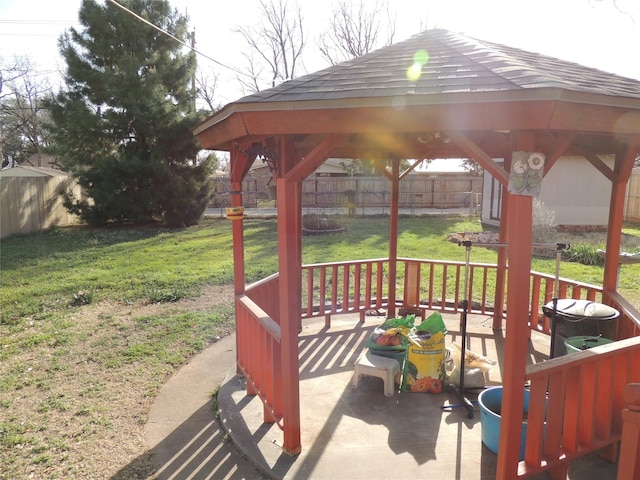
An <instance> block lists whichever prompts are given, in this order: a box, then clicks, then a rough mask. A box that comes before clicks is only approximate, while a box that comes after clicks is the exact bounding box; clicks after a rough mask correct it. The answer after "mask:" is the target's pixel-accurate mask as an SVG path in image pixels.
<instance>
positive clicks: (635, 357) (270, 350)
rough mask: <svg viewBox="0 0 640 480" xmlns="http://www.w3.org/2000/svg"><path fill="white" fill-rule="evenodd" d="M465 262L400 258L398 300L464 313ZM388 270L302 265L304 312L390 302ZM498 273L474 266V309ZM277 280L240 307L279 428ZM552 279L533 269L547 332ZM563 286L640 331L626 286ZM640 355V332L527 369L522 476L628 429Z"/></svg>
mask: <svg viewBox="0 0 640 480" xmlns="http://www.w3.org/2000/svg"><path fill="white" fill-rule="evenodd" d="M464 268H465V264H464V263H462V262H445V261H440V260H421V259H408V258H402V259H399V260H398V281H397V284H398V290H399V292H397V295H396V297H397V298H398V299H400V300H398V301H397V305H396V306H403V305H405V304H409V305H411V306H416V305H415V303H416V302H417V303H418V306H419V307H420V308H424V309H431V310H441V311H448V312H456V311H458V308H459V302H460V300H462V296H463V295H464V293H463V292H464ZM387 271H388V260H387V259H373V260H360V261H351V262H332V263H322V264H313V265H305V266H303V267H302V312H301V319H305V318H312V317H325V322H326V324H327V326H330V321H331V316H332V315H338V314H347V313H350V314H353V313H359V314H360V316H361V318H362V319H364V314H365V312H366V311H367V310H368V309H372V308H385V307H388V278H387ZM496 272H497V267H496V266H495V265H490V264H479V263H471V264H470V265H469V284H470V290H471V294H470V297H471V298H472V302H471V312H472V313H481V314H485V313H489V312H492V311H493V302H494V299H495V292H494V291H493V288H492V287H489V285H495V276H496ZM403 280H404V281H403ZM278 282H279V280H278V275H277V274H276V275H272V276H271V277H269V278H267V279H265V280H262V281H260V282H257V283H255V284H253V285H250V286H248V287H247V288H246V294H245V295H239V296H237V298H236V308H237V314H236V315H237V338H238V340H237V341H238V368H239V369H240V370H241V371H242V373H243V374H244V375H245V376H246V378H247V392H248V393H249V394H258V395H259V396H260V398H261V400H262V402H263V404H264V407H265V422H277V423H278V424H279V425H280V426H281V427H282V424H283V418H282V398H281V390H282V389H281V385H280V384H279V382H281V380H280V379H281V375H280V372H281V357H280V344H279V343H280V326H279V322H278V312H279V305H278V298H279V295H278V288H279V285H278ZM401 285H404V287H401ZM554 285H555V277H554V276H552V275H548V274H543V273H539V272H531V297H530V326H531V328H532V329H535V330H537V331H540V332H543V333H549V332H550V329H549V321H548V319H547V318H546V317H545V316H544V315H542V306H543V305H545V304H546V303H548V302H549V301H550V300H551V299H552V296H553V291H554ZM559 292H560V293H559V296H560V298H583V299H589V300H593V301H602V302H604V303H608V304H611V305H612V306H614V307H615V308H617V309H618V310H619V311H620V312H621V316H620V319H619V320H618V330H617V338H626V337H635V336H636V335H637V334H638V330H639V326H640V313H638V311H637V310H636V309H635V308H634V307H633V306H632V305H631V304H629V302H627V301H626V300H625V299H624V298H622V297H621V296H620V295H619V294H617V293H615V292H607V293H606V294H603V292H602V288H600V287H598V286H594V285H589V284H586V283H581V282H576V281H573V280H569V279H565V278H560V279H559ZM407 300H409V301H407ZM639 360H640V337H635V338H629V339H626V340H622V341H620V342H616V343H613V344H611V345H605V346H602V347H596V348H592V349H590V350H588V351H586V352H581V353H575V354H571V355H567V356H564V357H559V358H555V359H552V360H549V361H546V362H543V363H540V364H536V365H532V366H529V367H527V373H526V375H527V379H528V380H529V381H530V382H531V397H530V403H529V428H528V436H527V438H528V440H527V453H526V458H525V461H524V462H520V464H519V474H518V475H519V476H520V477H521V478H525V477H528V476H531V475H533V474H535V473H537V472H541V471H544V470H551V471H552V473H553V474H554V478H564V477H563V476H562V475H563V473H565V474H566V468H567V464H568V462H569V461H570V460H571V459H573V458H576V457H578V456H580V455H584V454H586V453H588V452H591V451H594V450H597V449H599V448H601V447H603V446H608V445H612V444H615V443H616V442H617V441H618V440H619V439H620V435H621V428H622V423H621V417H620V412H621V410H622V408H623V407H624V402H623V400H622V390H623V388H624V386H625V385H626V384H627V383H629V382H632V381H638V380H640V370H638V369H634V368H631V367H632V366H633V365H634V364H637V362H638V361H639ZM635 372H638V373H635ZM603 386H604V387H603ZM596 387H597V388H596ZM547 392H548V397H547ZM545 412H546V413H545ZM545 416H546V417H545ZM545 418H546V426H545V423H544V422H545ZM516 460H517V459H514V461H516ZM565 476H566V475H565Z"/></svg>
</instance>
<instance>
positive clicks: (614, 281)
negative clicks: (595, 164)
mask: <svg viewBox="0 0 640 480" xmlns="http://www.w3.org/2000/svg"><path fill="white" fill-rule="evenodd" d="M639 146H640V143H639V142H638V141H637V140H636V142H632V143H629V144H627V145H626V148H624V149H623V150H622V151H619V152H617V153H616V159H615V165H614V181H613V182H612V184H611V202H610V205H609V222H608V225H607V247H606V253H605V261H604V278H603V281H602V287H603V295H604V296H605V299H604V301H605V302H606V301H607V299H606V295H607V293H608V292H614V291H616V289H617V286H618V273H619V268H618V266H619V262H620V246H621V237H622V225H623V222H624V203H625V199H626V193H627V192H626V190H627V182H628V181H629V177H630V176H631V171H632V169H633V160H634V158H635V156H636V155H638V150H639V149H640V147H639Z"/></svg>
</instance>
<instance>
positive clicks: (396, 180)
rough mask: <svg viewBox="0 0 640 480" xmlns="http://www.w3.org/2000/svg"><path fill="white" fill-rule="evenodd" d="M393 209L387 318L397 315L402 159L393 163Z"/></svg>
mask: <svg viewBox="0 0 640 480" xmlns="http://www.w3.org/2000/svg"><path fill="white" fill-rule="evenodd" d="M391 177H392V178H391V208H390V214H389V286H388V290H389V291H388V296H389V309H388V312H387V318H393V317H394V316H395V313H396V279H397V275H398V265H397V264H398V211H399V207H400V159H399V158H394V159H393V160H392V162H391Z"/></svg>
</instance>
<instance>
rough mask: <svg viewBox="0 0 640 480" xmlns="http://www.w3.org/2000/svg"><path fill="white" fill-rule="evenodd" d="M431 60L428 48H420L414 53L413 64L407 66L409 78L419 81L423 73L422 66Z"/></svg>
mask: <svg viewBox="0 0 640 480" xmlns="http://www.w3.org/2000/svg"><path fill="white" fill-rule="evenodd" d="M428 61H429V54H428V53H427V51H426V50H418V51H417V52H416V53H414V54H413V65H411V66H410V67H409V68H407V78H408V79H409V80H411V81H412V82H415V81H417V80H418V79H419V78H420V76H421V75H422V67H424V66H425V65H426V64H427V62H428Z"/></svg>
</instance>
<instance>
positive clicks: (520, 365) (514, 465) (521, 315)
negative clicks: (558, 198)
mask: <svg viewBox="0 0 640 480" xmlns="http://www.w3.org/2000/svg"><path fill="white" fill-rule="evenodd" d="M533 148H534V135H533V133H531V132H521V133H518V134H517V137H516V143H515V149H516V150H532V149H533ZM507 195H509V208H508V212H507V216H506V218H505V217H503V221H505V220H506V222H507V236H508V239H509V253H508V256H509V277H508V280H507V331H506V338H505V344H504V373H503V375H502V384H503V394H502V421H501V426H500V448H499V450H498V463H497V470H496V478H497V479H498V480H510V479H513V478H516V476H517V472H518V461H519V457H520V435H521V431H522V411H523V406H524V382H525V373H526V366H527V359H526V352H527V343H528V341H529V326H528V318H529V278H530V272H531V243H532V240H531V238H532V233H531V224H532V204H533V202H532V197H529V196H523V195H512V194H509V193H507Z"/></svg>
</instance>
